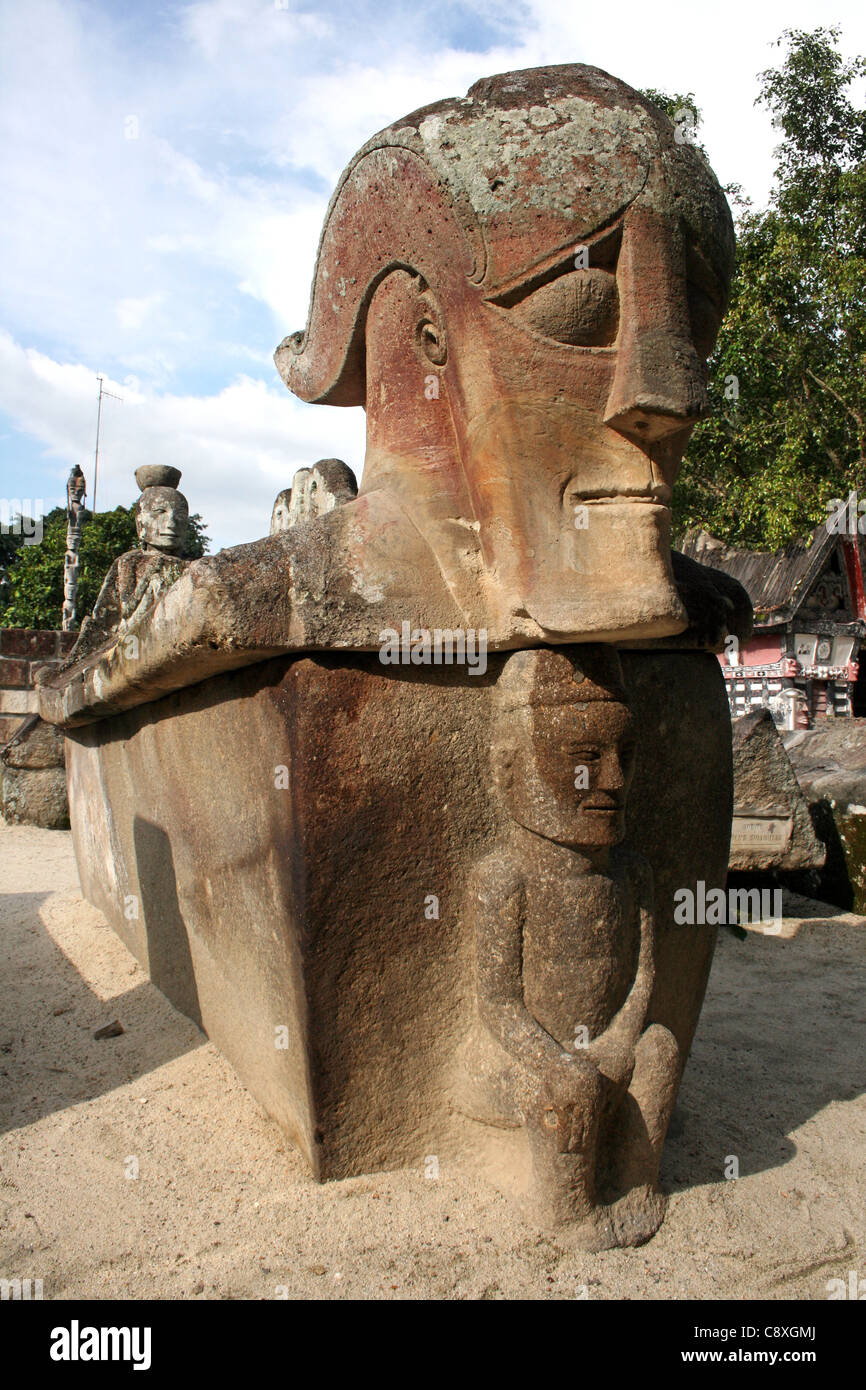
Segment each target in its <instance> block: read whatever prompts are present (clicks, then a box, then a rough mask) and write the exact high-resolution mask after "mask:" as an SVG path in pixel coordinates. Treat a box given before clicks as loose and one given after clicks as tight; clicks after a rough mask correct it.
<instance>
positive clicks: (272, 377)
mask: <svg viewBox="0 0 866 1390" xmlns="http://www.w3.org/2000/svg"><path fill="white" fill-rule="evenodd" d="M834 21H835V22H838V23H839V24H840V25H841V26H842V29H843V45H844V48H845V50H846V51H847V52H848V53H855V52H860V53H863V52H866V7H864V6H863V5H862V4H861V3H859V0H858V2H857V3H853V0H837V2H836V3H834V4H832V5H828V6H825V5H824V4H823V3H817V0H811V3H808V4H806V3H800V0H762V3H761V4H760V5H756V4H754V3H745V0H728V3H726V4H725V5H715V6H700V5H695V4H694V3H671V4H667V5H665V4H664V3H654V4H647V3H645V0H643V2H642V3H634V2H633V0H619V3H617V4H616V5H615V6H612V5H611V6H588V5H582V4H580V3H579V0H525V3H501V0H481V3H475V4H472V5H468V4H461V3H436V4H431V3H427V0H419V3H415V4H396V3H388V2H387V0H384V2H383V0H376V3H375V4H374V3H371V2H370V0H356V2H354V3H309V4H306V3H304V0H200V3H194V4H182V3H174V2H173V0H166V3H163V4H155V3H148V4H144V5H138V6H134V5H128V4H122V5H121V4H116V5H115V4H110V3H103V4H83V3H76V0H62V3H57V2H56V0H27V3H26V4H23V5H22V4H21V3H20V0H0V179H2V184H0V186H2V187H3V190H4V204H5V207H4V216H3V219H2V222H0V368H2V369H0V501H2V499H15V498H21V499H30V500H34V499H43V500H44V503H45V506H46V507H50V506H51V505H54V504H55V503H56V501H57V500H58V499H59V498H60V496H61V495H62V494H63V489H64V485H65V478H66V475H67V473H68V470H69V467H70V465H71V464H72V463H75V462H78V463H80V464H81V465H82V467H83V468H84V470H85V473H86V475H87V477H88V480H89V481H90V483H91V485H92V472H93V441H94V431H95V421H96V393H97V383H96V375H97V373H102V374H104V376H105V383H106V387H107V389H109V390H111V391H112V392H114V393H116V394H117V395H120V396H122V397H123V404H122V405H120V404H117V403H115V402H114V401H107V402H106V404H105V407H104V413H103V421H104V433H103V441H102V453H101V461H100V481H99V493H98V497H97V502H98V506H99V508H100V510H101V509H102V508H103V507H109V506H115V505H117V504H118V503H124V504H126V505H128V504H129V503H130V502H132V501H133V500H134V497H135V495H136V489H135V483H134V480H133V477H132V474H133V472H134V469H135V468H136V467H138V465H139V464H141V463H144V462H166V463H173V464H176V465H177V466H178V467H180V468H182V469H183V472H184V480H183V483H182V487H183V489H184V491H185V492H186V494H187V496H188V497H189V500H190V503H191V505H192V508H193V510H197V511H200V512H201V513H202V514H203V516H204V517H205V519H206V521H207V522H208V523H209V526H210V531H211V535H212V538H213V541H214V543H215V546H216V547H219V546H222V545H229V544H235V543H237V542H239V541H244V540H252V539H254V538H255V537H257V536H260V535H262V534H264V533H265V532H266V530H267V525H268V519H269V516H270V509H271V503H272V501H273V498H274V496H275V494H276V493H277V492H278V491H279V490H280V489H281V488H283V487H285V486H288V485H289V484H290V482H291V478H292V474H293V473H294V471H295V469H297V468H299V467H301V466H303V465H308V464H310V463H312V462H314V461H315V460H316V459H317V458H322V457H331V456H335V455H336V456H338V457H342V458H344V459H345V460H346V462H347V463H349V464H350V465H351V466H352V467H353V468H354V469H355V471H356V472H360V470H361V466H362V463H363V448H364V418H363V412H361V411H360V410H341V409H336V408H328V407H323V406H306V405H303V404H302V403H301V402H298V401H295V400H293V399H292V397H291V396H289V394H288V392H287V391H286V390H285V388H284V387H283V385H282V383H281V382H280V380H279V378H278V377H277V375H276V371H275V369H274V367H273V364H272V361H271V356H272V353H273V350H274V348H275V347H276V345H277V343H278V342H279V341H280V339H281V338H282V337H284V336H285V334H286V333H288V332H291V331H293V330H295V329H297V328H301V327H303V324H304V321H305V318H306V310H307V300H308V296H309V288H310V281H311V278H312V273H313V265H314V259H315V250H316V244H317V241H318V235H319V230H320V228H321V223H322V219H323V216H324V213H325V209H326V207H327V202H328V198H329V196H330V192H331V190H332V188H333V186H334V184H335V182H336V180H337V178H338V177H339V174H340V172H341V170H342V169H343V167H344V166H345V164H346V163H347V162H348V160H349V159H350V158H351V156H352V154H353V153H354V152H355V150H356V149H357V148H358V146H359V145H360V144H362V143H363V141H364V140H365V139H366V138H367V137H368V136H370V135H371V134H373V132H374V131H376V130H378V129H380V128H381V127H382V126H384V125H387V124H389V123H390V122H391V121H392V120H394V119H395V118H397V117H399V116H401V115H403V114H405V113H406V112H408V111H410V110H413V109H414V108H416V107H418V106H420V105H423V104H425V103H426V102H429V101H434V100H437V99H438V98H440V97H444V96H455V95H461V94H463V93H464V92H465V91H466V89H467V87H468V86H470V85H471V83H472V82H474V81H476V80H477V79H478V78H479V77H483V76H486V75H488V74H490V73H493V72H500V71H503V70H507V69H509V68H519V67H531V66H534V65H536V64H541V63H556V62H566V61H575V62H588V63H594V64H596V65H597V66H599V67H603V68H606V69H607V70H608V71H610V72H613V73H615V74H616V75H617V76H618V77H622V78H624V79H625V80H626V81H628V82H631V83H632V84H633V85H635V86H654V87H660V88H663V89H667V90H677V91H693V92H694V93H695V95H696V98H697V101H698V104H699V105H700V106H701V107H702V109H703V113H704V125H703V128H702V136H703V139H704V143H705V144H706V147H707V149H708V151H709V153H710V156H711V159H712V160H713V163H714V165H715V168H716V172H717V173H718V175H719V177H720V178H721V180H722V182H724V183H727V182H729V181H732V180H736V181H738V182H740V183H741V184H743V186H744V188H745V190H746V191H747V192H748V193H749V194H750V195H751V196H752V198H753V199H754V200H755V202H756V203H758V204H761V203H763V202H765V201H766V198H767V195H768V192H769V188H770V180H771V174H772V149H773V145H774V143H775V137H774V132H773V130H772V128H771V126H770V124H769V119H768V117H767V116H766V114H765V113H764V112H763V111H762V110H761V109H759V108H756V107H755V106H754V104H753V103H754V98H755V95H756V94H757V81H756V74H757V73H758V72H759V71H760V70H761V69H762V68H764V67H767V66H769V65H770V64H771V63H773V62H775V61H776V59H777V57H778V52H779V51H778V50H777V49H774V48H772V47H771V44H772V41H773V40H774V39H775V38H777V37H778V36H779V35H780V34H781V32H782V30H783V29H784V28H786V27H789V26H795V27H804V28H813V27H814V26H815V25H816V24H819V23H824V24H827V23H832V22H834Z"/></svg>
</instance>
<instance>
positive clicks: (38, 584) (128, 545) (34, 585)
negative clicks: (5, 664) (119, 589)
mask: <svg viewBox="0 0 866 1390" xmlns="http://www.w3.org/2000/svg"><path fill="white" fill-rule="evenodd" d="M17 539H18V538H17V537H16V540H17ZM137 546H138V538H137V536H136V532H135V512H134V509H133V508H132V507H115V509H114V511H113V512H99V513H97V515H96V516H93V514H92V513H91V512H87V511H85V513H84V520H83V525H82V530H81V546H80V549H79V552H78V555H79V567H78V621H79V623H80V621H81V619H82V617H83V616H84V615H85V614H86V613H89V612H90V611H91V610H92V608H93V605H94V603H95V602H96V598H97V595H98V594H99V590H100V589H101V588H102V582H103V580H104V579H105V576H106V574H107V573H108V571H109V569H110V568H111V565H112V564H113V562H114V561H115V560H116V559H117V557H118V556H119V555H122V554H123V553H124V551H126V550H134V549H136V547H137ZM208 546H209V541H208V537H207V528H206V527H205V525H204V523H203V522H202V519H201V517H200V515H199V514H198V513H197V512H196V513H195V514H194V515H193V516H191V517H190V519H189V530H188V531H187V537H186V544H185V546H184V551H183V553H184V556H185V558H187V559H190V560H192V559H197V558H198V557H199V556H200V555H204V554H206V552H207V550H208ZM65 555H66V511H65V509H64V508H63V507H55V508H54V509H53V511H50V512H48V513H47V514H46V515H45V517H44V518H43V529H42V539H41V541H40V542H39V543H38V544H37V545H23V544H19V545H18V546H17V548H16V549H15V551H14V554H13V557H12V563H11V565H10V567H9V570H8V579H9V598H8V602H7V604H6V607H5V608H3V610H2V612H0V626H2V627H37V628H59V627H60V624H61V621H62V617H63V561H64V556H65Z"/></svg>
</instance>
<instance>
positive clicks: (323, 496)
mask: <svg viewBox="0 0 866 1390" xmlns="http://www.w3.org/2000/svg"><path fill="white" fill-rule="evenodd" d="M357 495H358V484H357V482H356V480H355V475H354V473H353V472H352V470H351V468H350V467H349V466H348V464H346V463H343V460H342V459H319V462H318V463H314V464H313V466H312V468H299V469H298V471H297V473H296V474H295V476H294V478H293V479H292V486H291V487H290V488H288V489H287V491H286V492H284V493H283V492H281V493H280V497H285V498H287V499H288V501H287V504H286V506H287V519H286V522H285V524H284V525H282V526H280V527H278V528H277V529H278V530H283V531H288V530H290V528H291V527H292V526H297V525H298V523H299V522H301V521H310V520H312V519H313V518H314V517H317V516H324V515H325V513H326V512H332V511H333V510H334V508H335V507H340V506H342V505H343V503H344V502H351V501H352V500H353V498H355V497H357ZM280 497H278V498H277V501H276V503H275V504H274V515H275V516H276V509H277V506H278V505H279V502H280ZM273 530H274V524H273V522H271V533H272V534H273Z"/></svg>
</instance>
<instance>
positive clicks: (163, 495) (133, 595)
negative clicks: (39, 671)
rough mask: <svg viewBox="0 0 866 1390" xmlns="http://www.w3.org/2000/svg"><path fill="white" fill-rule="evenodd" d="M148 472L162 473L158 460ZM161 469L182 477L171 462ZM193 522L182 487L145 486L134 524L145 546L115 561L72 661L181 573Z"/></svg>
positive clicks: (118, 629) (105, 639)
mask: <svg viewBox="0 0 866 1390" xmlns="http://www.w3.org/2000/svg"><path fill="white" fill-rule="evenodd" d="M149 472H150V473H151V474H152V475H155V476H156V477H159V476H160V470H159V468H157V467H156V466H154V465H151V466H150V468H149ZM162 474H163V476H166V477H172V478H177V479H178V480H179V479H180V474H179V473H178V471H177V469H169V468H166V469H165V470H162ZM188 528H189V503H188V502H187V500H186V498H185V497H184V495H183V493H181V492H178V490H177V488H176V487H169V486H165V485H161V484H157V485H155V486H150V487H144V488H142V490H141V496H140V497H139V498H138V501H137V502H136V504H135V530H136V534H137V536H138V539H139V543H140V546H141V548H140V549H139V550H128V551H126V553H125V554H123V555H121V556H119V557H118V559H116V560H115V561H114V563H113V564H112V566H111V568H110V569H109V571H108V574H107V575H106V576H105V579H104V581H103V584H102V588H101V589H100V591H99V595H98V597H97V600H96V603H95V604H94V607H93V613H92V614H91V615H90V617H87V618H85V620H84V622H83V623H82V625H81V634H80V636H79V638H78V641H77V642H76V644H75V646H74V648H73V650H72V652H71V654H70V658H69V663H71V662H75V661H79V660H81V658H82V657H84V656H88V655H90V654H91V653H92V652H94V651H98V650H99V649H100V648H102V647H104V646H105V645H106V644H107V643H109V642H111V641H114V640H116V638H117V637H118V636H119V635H120V634H122V633H123V632H124V631H125V630H126V628H127V626H128V625H129V623H130V622H131V621H132V620H133V619H134V618H136V617H138V616H140V615H141V614H142V613H143V612H144V611H146V610H147V609H149V608H151V607H152V606H153V604H154V603H155V602H156V600H157V599H158V598H159V596H160V595H161V594H162V593H163V592H164V591H165V590H166V589H168V588H170V587H171V585H172V584H174V583H175V582H176V580H177V579H179V578H180V576H181V574H183V572H184V570H185V569H186V567H187V565H188V564H189V561H188V560H184V559H183V558H182V556H183V549H184V545H185V544H186V537H187V531H188ZM69 663H67V664H69Z"/></svg>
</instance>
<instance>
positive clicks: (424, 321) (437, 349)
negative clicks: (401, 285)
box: [415, 289, 448, 367]
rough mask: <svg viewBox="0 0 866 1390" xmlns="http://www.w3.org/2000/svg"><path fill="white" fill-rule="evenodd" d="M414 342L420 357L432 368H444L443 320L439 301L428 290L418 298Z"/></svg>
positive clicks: (446, 355)
mask: <svg viewBox="0 0 866 1390" xmlns="http://www.w3.org/2000/svg"><path fill="white" fill-rule="evenodd" d="M415 342H416V345H417V347H418V350H419V351H420V353H421V354H422V356H423V357H424V358H425V359H426V360H427V361H428V362H432V364H433V366H434V367H444V366H445V363H446V361H447V360H448V344H447V340H446V336H445V318H444V315H443V313H442V310H441V308H440V305H439V301H438V300H437V298H436V296H435V295H434V294H433V292H432V290H430V289H425V290H424V291H423V292H422V293H421V295H420V296H419V315H418V323H417V326H416V328H415Z"/></svg>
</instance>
